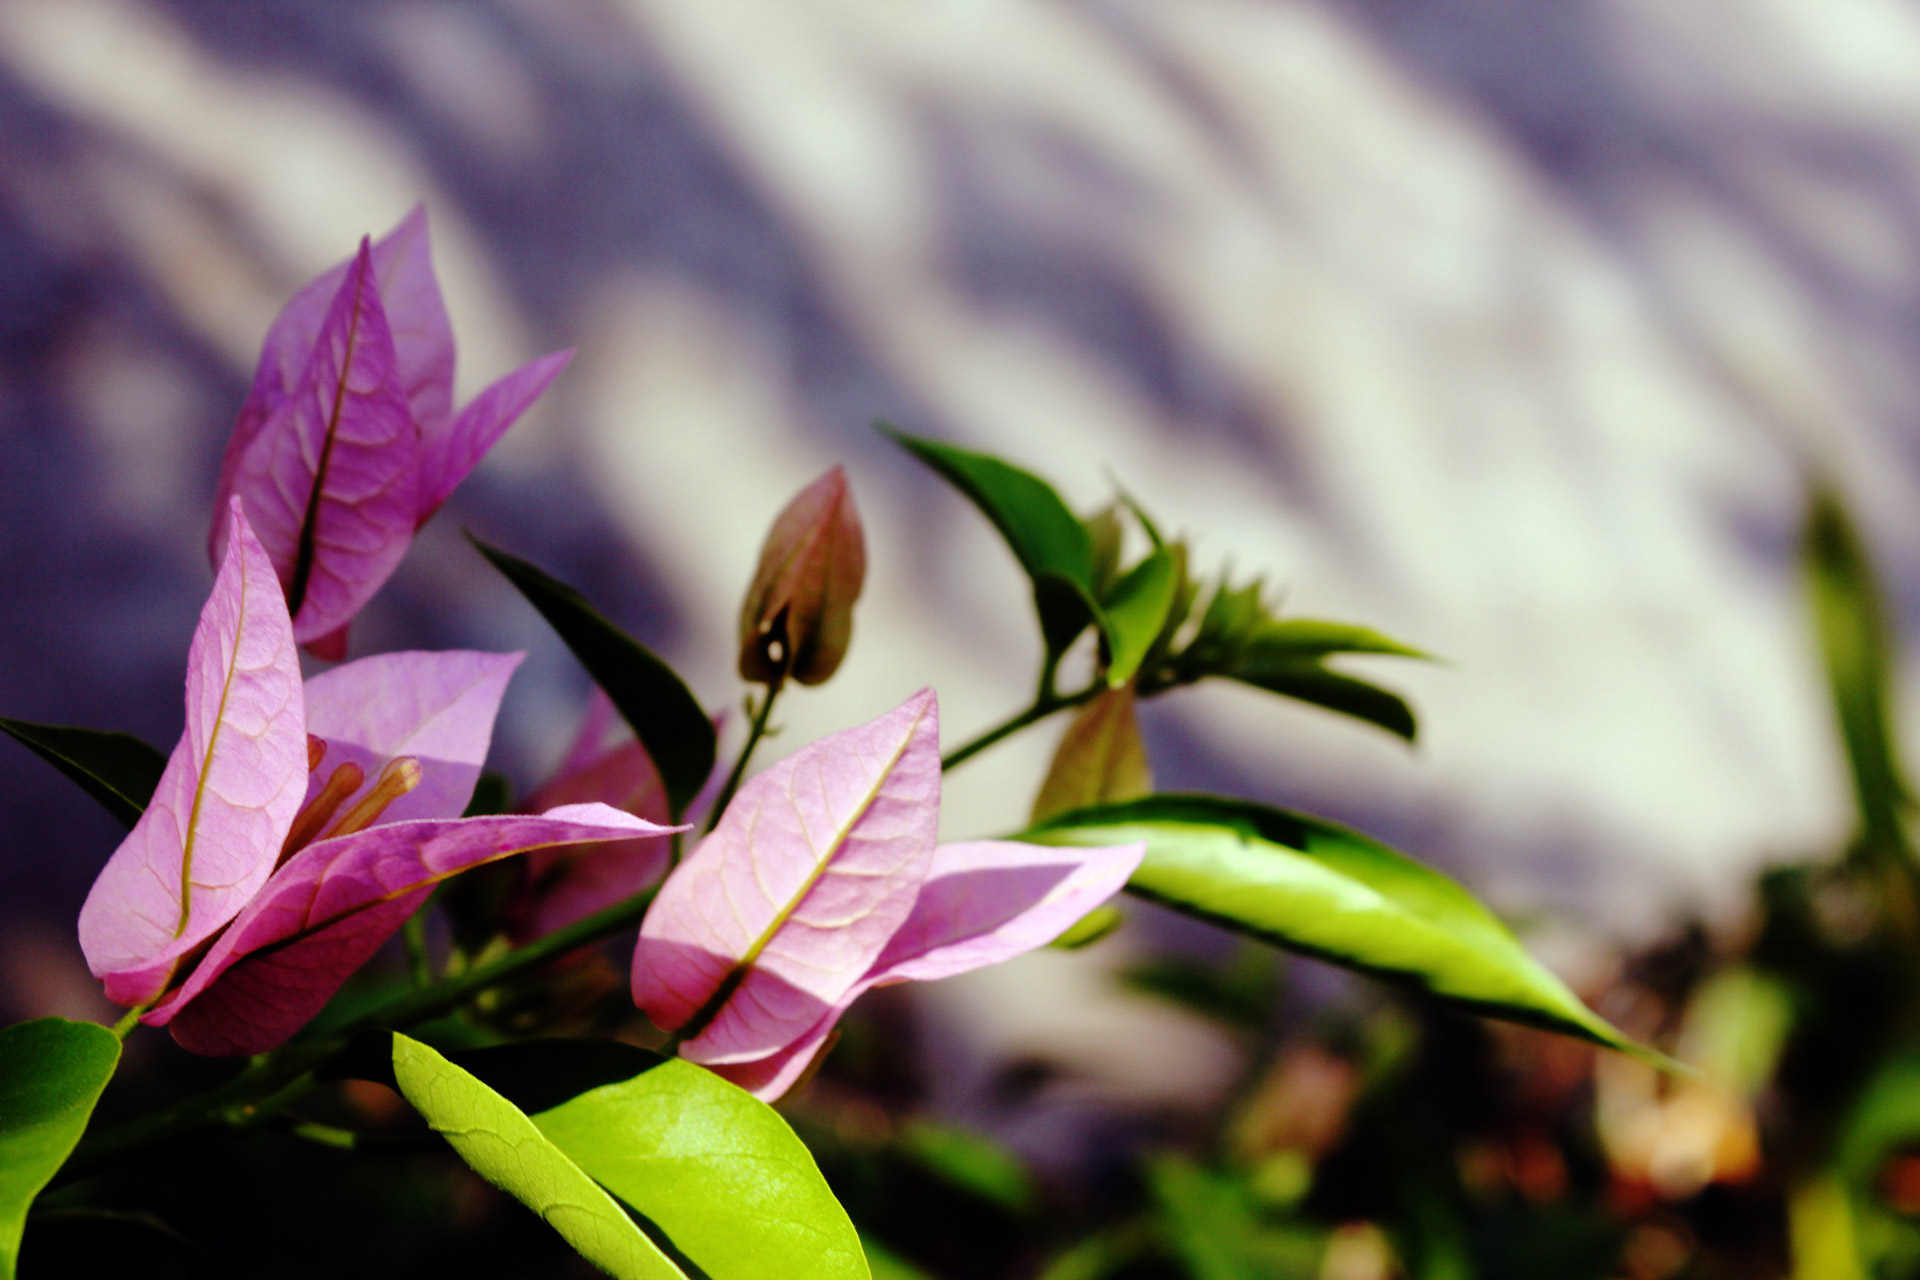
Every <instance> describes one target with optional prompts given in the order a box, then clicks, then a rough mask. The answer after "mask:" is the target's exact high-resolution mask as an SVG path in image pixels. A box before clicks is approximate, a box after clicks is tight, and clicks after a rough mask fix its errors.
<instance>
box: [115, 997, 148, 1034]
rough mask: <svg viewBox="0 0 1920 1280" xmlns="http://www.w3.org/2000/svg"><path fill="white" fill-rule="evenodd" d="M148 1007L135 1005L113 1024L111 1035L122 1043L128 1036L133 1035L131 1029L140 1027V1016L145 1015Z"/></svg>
mask: <svg viewBox="0 0 1920 1280" xmlns="http://www.w3.org/2000/svg"><path fill="white" fill-rule="evenodd" d="M149 1007H150V1006H148V1005H144V1004H143V1005H136V1006H134V1007H133V1008H131V1009H129V1010H127V1013H126V1016H125V1017H123V1018H121V1019H120V1021H118V1022H116V1023H114V1024H113V1034H114V1035H116V1036H118V1037H120V1039H121V1040H122V1041H124V1040H126V1038H127V1037H128V1036H130V1035H132V1034H133V1029H134V1028H135V1027H137V1026H139V1025H140V1015H141V1014H143V1013H145V1012H146V1011H147V1009H148V1008H149Z"/></svg>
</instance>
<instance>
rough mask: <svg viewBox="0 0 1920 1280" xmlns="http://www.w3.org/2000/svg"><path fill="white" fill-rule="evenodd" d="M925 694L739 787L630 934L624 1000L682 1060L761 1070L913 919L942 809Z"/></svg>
mask: <svg viewBox="0 0 1920 1280" xmlns="http://www.w3.org/2000/svg"><path fill="white" fill-rule="evenodd" d="M939 743H940V734H939V711H938V708H937V707H936V705H935V702H934V697H933V693H932V691H931V690H923V691H921V692H920V693H918V694H916V695H915V696H914V697H913V698H911V699H909V700H908V701H907V702H906V703H904V704H903V705H901V706H900V707H898V708H896V709H895V710H893V711H891V712H889V713H887V714H886V715H884V716H881V717H880V718H879V719H877V720H874V721H872V722H871V723H868V724H865V725H861V726H860V727H858V728H855V729H848V730H844V731H842V732H840V733H836V734H831V735H829V736H827V737H825V738H821V739H819V740H818V741H816V742H813V743H810V744H808V745H807V746H805V747H802V748H801V749H800V750H798V751H796V752H794V753H793V754H792V755H790V756H788V757H787V758H786V759H784V760H782V761H781V762H780V763H778V764H776V765H774V766H773V767H771V768H769V769H767V770H765V771H764V772H762V773H760V774H757V775H755V776H754V777H752V778H750V779H748V781H747V783H746V785H745V786H743V787H741V788H740V791H739V793H738V794H737V795H736V796H735V797H734V800H733V803H732V804H731V805H729V806H728V807H727V812H726V816H725V817H724V818H723V819H722V820H721V822H720V824H719V826H717V827H716V828H715V829H714V830H713V833H712V834H711V835H709V836H708V837H707V838H706V839H705V840H703V841H701V842H700V844H699V846H698V847H697V848H695V849H694V851H693V852H692V853H691V854H689V855H688V857H687V859H686V861H685V862H683V863H681V864H680V866H679V867H678V868H677V869H676V870H675V871H674V873H673V875H672V876H670V877H669V878H668V880H667V883H666V884H665V885H664V886H663V887H662V888H661V890H660V894H659V896H658V897H656V898H655V899H654V902H653V906H652V908H651V909H650V910H649V911H648V913H647V918H646V921H645V923H644V924H642V925H641V928H640V941H639V945H638V947H637V948H636V950H635V952H634V961H633V996H634V1002H635V1003H636V1004H638V1005H639V1006H640V1007H641V1008H642V1009H644V1010H645V1011H646V1013H647V1016H648V1017H650V1018H652V1019H653V1021H654V1023H655V1024H656V1025H658V1026H659V1027H661V1028H663V1029H665V1030H668V1031H675V1030H681V1029H682V1028H687V1024H688V1023H689V1021H690V1020H693V1019H695V1018H699V1019H702V1020H703V1021H702V1025H698V1026H694V1027H692V1028H690V1029H688V1038H687V1041H686V1043H685V1044H684V1045H683V1046H682V1049H681V1051H682V1053H684V1054H685V1055H686V1056H688V1057H690V1058H692V1059H693V1060H694V1061H696V1062H703V1063H707V1064H709V1065H712V1064H716V1063H725V1062H747V1061H753V1060H755V1059H760V1058H764V1057H766V1056H767V1055H769V1054H772V1053H774V1052H776V1051H778V1050H779V1049H781V1048H782V1047H783V1046H785V1045H787V1044H790V1043H791V1042H793V1040H794V1039H795V1038H796V1037H799V1036H803V1035H805V1034H806V1032H807V1031H808V1029H809V1028H811V1027H812V1026H814V1025H815V1023H817V1022H818V1021H819V1019H820V1018H821V1017H822V1016H823V1015H824V1014H825V1013H826V1012H827V1011H828V1010H829V1009H831V1008H833V1007H834V1006H836V1005H837V1004H838V1003H839V1002H840V1000H841V999H842V997H844V996H845V995H846V994H847V992H848V991H849V990H850V989H851V988H852V987H853V985H854V984H855V983H857V982H858V981H859V980H860V979H861V977H862V976H863V975H864V974H865V973H866V971H867V969H868V967H869V966H871V965H872V964H873V962H874V961H875V960H876V959H878V958H879V956H880V954H881V952H882V951H883V950H884V949H885V948H886V947H887V945H888V943H889V942H890V941H891V940H892V939H893V936H894V934H895V932H896V931H897V930H898V929H899V928H900V926H901V925H902V924H903V923H904V922H905V921H906V919H907V916H908V913H909V912H911V911H912V910H913V906H914V899H915V896H916V895H917V894H918V892H919V890H920V885H921V883H922V881H924V880H925V879H926V876H927V868H928V867H929V866H930V865H931V862H932V858H933V848H934V839H935V832H936V830H937V827H938V822H939V805H940V745H939Z"/></svg>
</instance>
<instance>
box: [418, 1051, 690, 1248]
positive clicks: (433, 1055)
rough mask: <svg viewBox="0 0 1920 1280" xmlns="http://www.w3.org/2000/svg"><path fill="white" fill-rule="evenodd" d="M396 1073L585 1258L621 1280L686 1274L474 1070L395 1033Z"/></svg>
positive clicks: (488, 1171) (495, 1176)
mask: <svg viewBox="0 0 1920 1280" xmlns="http://www.w3.org/2000/svg"><path fill="white" fill-rule="evenodd" d="M393 1075H394V1081H395V1083H396V1085H397V1086H398V1088H399V1090H400V1093H401V1095H402V1096H403V1097H405V1098H406V1100H407V1101H408V1102H411V1103H412V1104H413V1106H414V1109H415V1110H417V1111H418V1112H419V1113H420V1114H421V1115H423V1116H425V1117H426V1119H427V1123H428V1124H429V1125H431V1126H432V1127H433V1128H434V1130H435V1131H436V1132H438V1133H440V1134H441V1135H442V1136H443V1137H445V1138H446V1140H447V1142H448V1143H449V1144H451V1145H452V1147H453V1149H454V1150H455V1151H458V1152H459V1153H460V1158H461V1159H463V1160H465V1161H466V1162H467V1163H468V1164H469V1165H471V1166H473V1169H474V1172H476V1173H478V1174H479V1175H480V1176H481V1177H483V1178H485V1179H486V1180H487V1181H488V1182H491V1183H493V1184H494V1185H495V1186H497V1187H499V1188H500V1189H501V1190H502V1191H505V1192H506V1193H507V1194H508V1195H511V1196H512V1197H513V1198H514V1199H516V1200H518V1201H520V1203H522V1204H524V1205H526V1206H527V1207H528V1208H529V1209H532V1210H533V1211H534V1212H535V1213H537V1214H539V1215H540V1216H541V1217H542V1218H544V1219H545V1220H546V1222H547V1225H549V1226H551V1227H552V1228H553V1229H554V1230H555V1231H558V1232H559V1233H560V1235H561V1236H562V1238H564V1239H565V1240H566V1242H567V1243H568V1244H570V1245H572V1246H573V1247H574V1249H575V1250H577V1251H578V1252H579V1254H580V1256H581V1257H583V1258H585V1259H587V1261H589V1262H591V1263H593V1264H594V1265H595V1266H597V1267H599V1268H600V1269H601V1270H602V1271H605V1272H606V1273H607V1274H608V1275H611V1276H616V1277H619V1280H687V1273H686V1271H684V1270H683V1269H682V1268H680V1267H679V1266H678V1265H676V1264H675V1263H674V1262H673V1261H672V1260H671V1259H669V1258H668V1257H667V1255H666V1254H664V1253H662V1252H661V1251H660V1248H659V1246H657V1245H655V1244H654V1243H653V1241H652V1240H651V1239H649V1238H648V1237H647V1234H646V1233H645V1232H644V1231H642V1230H641V1229H640V1228H639V1227H638V1226H636V1225H634V1221H633V1219H632V1218H630V1217H628V1216H627V1214H626V1213H625V1211H623V1210H622V1209H621V1208H620V1206H619V1205H618V1204H616V1203H614V1200H613V1197H611V1196H609V1195H608V1194H607V1193H606V1192H605V1191H604V1190H602V1189H601V1188H600V1187H599V1185H598V1184H596V1183H595V1182H594V1180H593V1179H592V1178H590V1177H588V1176H587V1175H586V1174H585V1173H583V1172H581V1170H580V1167H579V1166H578V1165H577V1164H575V1163H574V1162H573V1161H572V1160H569V1159H568V1158H567V1156H566V1154H565V1153H564V1152H563V1151H561V1150H560V1148H559V1147H557V1146H555V1145H554V1144H553V1142H552V1141H551V1140H549V1139H548V1138H547V1137H546V1136H545V1135H543V1134H542V1133H541V1132H540V1130H539V1128H538V1127H537V1126H536V1125H535V1124H534V1123H533V1121H532V1120H530V1119H528V1118H527V1116H526V1113H525V1112H524V1111H522V1110H521V1109H520V1108H518V1107H516V1106H514V1105H513V1103H511V1102H509V1101H507V1100H506V1099H505V1098H503V1097H501V1096H500V1095H499V1094H498V1093H496V1092H494V1091H493V1090H492V1089H490V1088H488V1087H487V1086H486V1085H485V1084H484V1083H482V1082H481V1081H480V1080H479V1079H477V1078H476V1077H475V1076H473V1075H472V1074H471V1073H470V1072H467V1071H464V1070H462V1069H461V1068H460V1067H457V1066H455V1065H454V1064H453V1063H452V1062H449V1061H448V1060H447V1059H446V1058H443V1057H442V1056H440V1054H439V1053H437V1052H435V1051H434V1050H432V1049H430V1048H428V1047H427V1046H426V1045H424V1044H421V1043H420V1042H419V1041H418V1040H412V1039H409V1038H408V1037H406V1036H403V1035H400V1034H398V1033H395V1035H394V1037H393Z"/></svg>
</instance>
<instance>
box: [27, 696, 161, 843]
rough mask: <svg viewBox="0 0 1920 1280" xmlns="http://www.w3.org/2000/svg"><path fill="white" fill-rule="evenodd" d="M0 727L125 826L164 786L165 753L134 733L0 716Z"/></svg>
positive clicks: (137, 816) (137, 818)
mask: <svg viewBox="0 0 1920 1280" xmlns="http://www.w3.org/2000/svg"><path fill="white" fill-rule="evenodd" d="M0 732H4V733H6V734H8V735H10V736H11V737H13V738H14V740H15V741H17V742H19V743H20V744H21V745H22V746H24V747H26V748H27V749H28V750H30V751H32V752H33V753H34V754H35V755H37V756H39V757H40V758H41V759H42V760H45V761H46V762H47V763H48V764H50V765H52V766H53V767H54V768H56V769H58V770H59V771H60V772H62V773H64V774H66V775H67V776H68V777H69V778H71V779H73V780H74V781H75V782H77V783H79V784H80V786H81V787H82V788H83V789H84V790H85V791H86V793H87V794H88V795H90V796H92V797H93V798H94V799H95V800H98V801H99V802H100V803H101V805H103V806H104V807H105V808H106V811H107V812H108V813H110V814H112V815H113V816H114V818H115V819H116V820H117V821H118V822H119V823H120V825H121V826H123V827H127V828H129V829H131V828H132V827H133V824H134V823H136V822H138V821H139V820H140V814H141V812H142V811H143V810H145V809H146V807H147V801H149V800H151V799H152V798H153V789H154V788H155V787H156V786H158V785H160V773H161V771H162V770H163V769H165V768H166V767H167V757H166V756H165V754H163V753H162V752H161V751H160V750H159V748H157V747H153V746H150V745H148V744H147V743H145V742H142V741H141V740H140V739H138V738H136V737H134V736H133V735H132V734H130V733H113V732H108V731H106V730H104V729H78V728H73V727H71V726H68V725H57V724H34V723H33V722H32V721H29V720H9V719H7V718H6V717H4V716H0Z"/></svg>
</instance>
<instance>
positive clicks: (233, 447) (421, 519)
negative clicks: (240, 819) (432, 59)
mask: <svg viewBox="0 0 1920 1280" xmlns="http://www.w3.org/2000/svg"><path fill="white" fill-rule="evenodd" d="M572 355H573V353H572V352H571V351H561V352H556V353H554V354H553V355H549V356H543V357H541V358H540V359H538V360H535V361H533V362H532V363H531V364H527V365H525V366H523V367H521V368H519V369H516V370H515V371H514V372H512V373H510V374H508V375H507V376H506V377H504V378H502V379H500V380H499V381H498V382H496V383H494V384H493V385H492V386H490V387H488V388H487V389H486V390H485V391H483V392H481V393H480V394H479V395H478V396H477V397H475V398H474V400H473V401H472V403H470V404H468V405H467V406H466V407H465V408H464V409H462V410H460V411H459V412H458V413H455V412H454V410H453V367H454V349H453V329H452V326H451V324H450V323H449V322H448V319H447V308H446V303H445V302H444V301H443V300H442V299H441V297H440V286H439V283H438V282H437V281H436V280H435V279H434V275H433V262H432V258H431V256H430V248H429V245H428V243H427V215H426V210H425V209H424V208H421V207H416V208H415V209H414V210H413V212H412V213H410V214H408V215H407V216H406V217H405V218H404V219H402V220H401V222H400V225H399V226H397V227H395V228H394V229H393V230H392V231H391V232H389V233H388V234H387V236H386V237H385V238H384V239H382V240H381V241H380V242H379V243H378V244H369V243H368V242H367V241H365V240H362V241H361V243H360V251H359V252H358V253H357V254H356V255H354V256H353V257H352V258H350V259H349V260H347V261H346V262H343V263H341V264H339V265H338V266H336V267H334V268H333V269H332V270H330V271H328V272H326V273H324V274H323V275H321V276H320V277H319V278H318V279H316V280H315V281H313V282H312V283H311V284H309V285H307V287H306V288H304V289H302V290H301V291H300V292H299V293H298V294H296V295H294V298H293V300H292V301H291V302H289V303H288V304H287V305H286V307H285V308H284V309H283V310H282V311H281V312H280V315H279V316H278V317H277V318H276V319H275V320H274V322H273V326H272V327H271V328H270V329H269V330H268V331H267V338H266V342H265V344H264V345H263V347H262V348H261V352H260V366H259V369H258V370H257V371H256V372H255V374H254V378H253V388H252V390H251V391H250V392H249V393H248V394H247V400H246V403H245V404H244V405H243V406H242V407H241V410H240V418H239V421H238V422H236V423H235V424H234V428H233V438H232V439H231V440H230V441H228V443H227V451H226V455H225V456H224V458H223V459H222V460H221V465H220V493H219V497H220V501H219V503H218V513H219V514H217V515H216V517H215V520H214V523H213V529H212V532H211V534H210V535H209V539H208V541H209V550H210V553H211V555H212V558H213V561H214V563H216V564H218V563H219V561H220V558H221V553H222V551H223V549H224V543H225V539H226V527H227V524H226V517H225V513H226V508H227V503H228V501H229V499H231V498H233V497H235V496H237V497H239V498H240V499H241V500H242V501H243V502H244V503H245V504H246V508H247V517H248V519H249V520H251V521H252V523H253V528H254V531H255V532H256V533H257V534H258V535H259V538H260V542H261V545H262V546H264V547H265V548H266V551H267V556H268V559H269V560H270V561H271V562H272V565H273V569H274V572H275V574H276V575H277V576H278V577H279V580H280V584H281V586H282V587H284V588H285V590H286V596H287V606H288V610H289V612H291V613H292V615H293V634H294V639H295V640H296V641H298V642H299V643H300V644H303V645H305V646H307V647H308V648H309V649H311V650H312V651H313V652H314V653H316V654H318V655H319V656H321V657H325V658H329V659H333V660H337V659H339V658H340V657H342V656H344V654H345V652H346V627H347V624H348V623H349V622H350V621H351V620H352V619H353V616H354V615H355V614H356V613H358V612H359V611H360V609H361V607H362V606H364V605H365V604H366V602H367V601H368V600H369V599H371V598H372V597H373V593H374V592H375V591H377V590H379V589H380V585H381V584H382V583H384V582H385V581H386V580H387V577H388V576H389V575H390V574H391V573H392V572H393V570H394V568H395V567H396V566H397V565H398V564H399V563H400V557H401V556H402V555H403V554H405V552H406V549H407V544H408V543H409V542H410V541H411V540H412V538H413V532H414V530H415V529H417V528H418V527H419V526H420V525H422V524H424V523H425V522H426V520H427V518H428V517H430V516H431V515H433V513H434V512H435V511H438V510H439V509H440V506H441V504H442V503H444V502H445V501H446V500H447V498H448V496H449V495H450V494H452V492H453V491H454V489H455V488H456V487H457V486H458V485H459V483H460V481H461V480H463V479H465V478H466V475H467V473H468V472H469V471H471V470H473V468H474V466H475V465H476V464H477V463H478V462H479V461H480V458H481V456H482V455H483V454H485V453H486V451H487V450H488V449H489V448H490V447H491V446H492V445H493V443H494V441H496V440H498V439H499V438H500V435H501V433H502V432H504V431H505V430H506V429H507V428H508V427H509V426H511V425H513V423H514V421H515V420H516V419H517V418H519V416H520V415H521V414H522V413H524V412H526V410H527V408H528V407H529V406H531V405H532V404H533V402H534V401H535V400H537V399H539V397H540V395H541V393H542V392H544V391H545V390H546V389H547V386H548V384H550V383H551V382H552V381H553V379H554V378H555V377H556V376H557V375H558V374H559V372H560V370H561V369H562V368H564V367H565V366H566V363H567V361H568V360H569V359H571V358H572Z"/></svg>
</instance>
